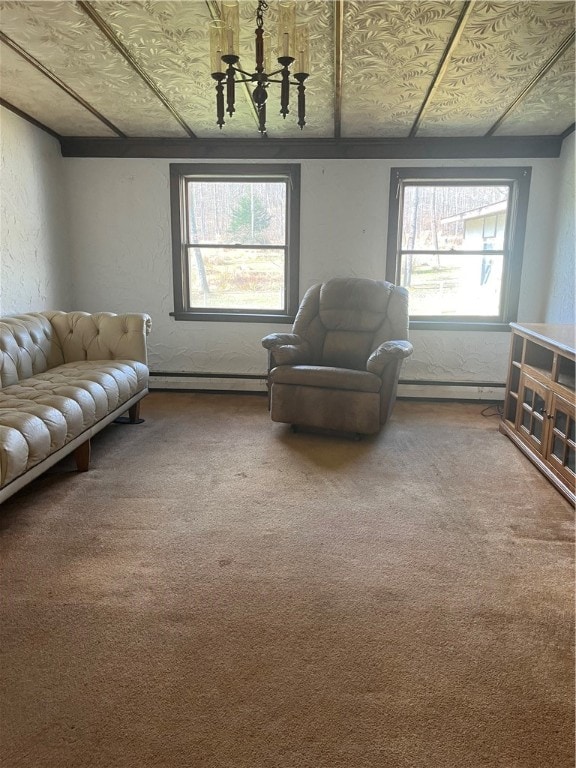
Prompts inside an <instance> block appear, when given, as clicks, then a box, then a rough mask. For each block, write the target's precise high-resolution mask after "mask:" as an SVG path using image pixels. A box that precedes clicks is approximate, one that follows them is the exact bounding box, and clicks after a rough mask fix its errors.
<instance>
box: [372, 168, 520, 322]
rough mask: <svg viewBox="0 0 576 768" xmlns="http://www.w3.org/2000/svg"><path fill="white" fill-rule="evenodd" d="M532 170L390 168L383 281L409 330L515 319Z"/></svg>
mask: <svg viewBox="0 0 576 768" xmlns="http://www.w3.org/2000/svg"><path fill="white" fill-rule="evenodd" d="M529 188H530V168H519V167H513V168H393V169H392V173H391V185H390V211H389V228H388V259H387V266H386V277H387V279H388V280H390V282H393V283H396V284H398V285H403V286H405V287H406V288H408V290H409V292H410V326H411V327H412V328H451V329H475V328H477V329H482V330H508V324H509V323H510V322H512V321H514V320H516V315H517V311H518V300H519V290H520V276H521V272H522V254H523V249H524V230H525V226H526V214H527V209H528V194H529Z"/></svg>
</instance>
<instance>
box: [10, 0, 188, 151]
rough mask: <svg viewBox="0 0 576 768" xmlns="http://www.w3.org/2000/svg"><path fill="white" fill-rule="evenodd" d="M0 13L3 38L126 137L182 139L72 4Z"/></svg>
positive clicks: (23, 6) (31, 5) (22, 6)
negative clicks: (17, 47)
mask: <svg viewBox="0 0 576 768" xmlns="http://www.w3.org/2000/svg"><path fill="white" fill-rule="evenodd" d="M0 13H1V22H2V31H3V32H4V33H5V34H6V35H7V36H8V37H10V38H11V39H12V40H14V41H15V42H16V43H17V44H18V45H19V46H21V47H22V48H23V49H24V50H25V51H27V52H28V53H29V54H31V55H32V56H33V57H34V58H35V59H37V60H38V61H39V62H40V63H41V64H43V65H44V66H45V67H46V68H47V69H48V70H50V71H51V72H52V73H53V74H55V75H56V76H57V77H58V78H60V79H61V80H63V81H64V82H65V83H66V84H67V85H68V86H69V87H70V88H72V90H74V91H75V92H76V93H78V94H79V95H80V96H81V97H82V98H83V99H84V100H85V101H87V102H88V103H89V104H91V106H93V107H94V108H95V109H96V110H97V111H98V112H100V113H102V114H103V115H105V116H106V117H107V118H108V120H110V121H111V122H112V123H113V124H114V125H116V126H117V127H118V128H120V130H122V131H123V132H124V133H126V134H127V135H129V136H167V137H182V136H186V135H187V134H186V132H185V131H184V129H183V128H182V127H181V126H180V124H179V123H178V122H177V121H176V120H175V118H174V117H173V116H172V115H171V114H170V112H169V111H168V109H167V108H166V107H165V106H164V105H163V104H162V102H161V101H160V100H159V99H158V98H157V96H156V95H155V94H154V93H153V92H152V91H151V90H150V88H149V87H148V86H147V85H146V84H145V82H144V81H143V80H142V79H141V78H140V76H139V75H138V74H137V73H136V72H135V71H134V70H133V69H132V68H131V67H130V65H129V64H128V63H127V62H126V61H125V59H124V58H123V57H122V56H121V54H120V53H119V52H118V51H117V50H116V49H115V48H114V47H113V46H112V44H111V43H110V42H109V40H107V38H106V37H105V36H104V35H103V34H102V32H100V30H99V29H98V28H97V27H96V25H95V24H94V23H93V22H92V21H91V20H90V19H89V18H88V16H87V15H86V14H85V13H84V12H83V11H82V10H81V8H80V7H79V6H78V5H77V4H76V3H71V2H52V1H51V0H46V1H45V2H26V3H18V2H2V3H0ZM39 97H40V99H41V101H42V103H44V104H45V106H46V108H47V109H49V107H50V101H49V100H48V99H47V98H46V97H43V96H42V95H41V94H39ZM15 106H18V107H19V108H22V107H20V104H19V103H16V104H15ZM49 126H50V127H52V125H51V123H49ZM69 133H70V132H69V131H67V135H69Z"/></svg>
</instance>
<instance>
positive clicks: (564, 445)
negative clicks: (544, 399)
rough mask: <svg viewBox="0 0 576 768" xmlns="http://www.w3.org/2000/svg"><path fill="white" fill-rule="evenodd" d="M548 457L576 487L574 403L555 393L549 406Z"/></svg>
mask: <svg viewBox="0 0 576 768" xmlns="http://www.w3.org/2000/svg"><path fill="white" fill-rule="evenodd" d="M546 457H547V459H548V461H549V462H550V465H551V466H552V467H553V468H554V469H555V470H556V472H558V474H560V475H561V476H562V477H563V478H564V479H565V480H566V482H567V483H568V484H569V485H570V487H571V488H572V489H574V485H575V481H576V426H575V418H574V404H573V403H570V402H568V401H567V400H565V399H564V398H563V397H560V395H556V394H553V395H552V399H551V404H550V408H549V434H548V440H547V450H546Z"/></svg>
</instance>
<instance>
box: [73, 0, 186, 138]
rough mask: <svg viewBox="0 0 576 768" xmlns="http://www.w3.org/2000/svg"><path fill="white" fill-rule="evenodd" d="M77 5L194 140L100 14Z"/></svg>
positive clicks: (82, 0) (81, 0) (80, 1)
mask: <svg viewBox="0 0 576 768" xmlns="http://www.w3.org/2000/svg"><path fill="white" fill-rule="evenodd" d="M77 5H78V6H79V7H80V8H81V9H82V10H83V11H84V13H85V14H86V15H87V16H88V17H89V18H90V20H91V21H93V22H94V24H95V25H96V26H97V27H98V29H99V30H100V32H102V34H103V35H104V36H105V37H106V38H107V39H108V41H109V42H110V43H112V45H113V46H114V48H116V50H117V51H118V53H120V54H121V56H123V58H124V59H125V60H126V61H127V62H128V64H129V65H130V66H131V67H132V69H133V70H134V71H135V72H136V73H137V74H138V75H140V77H141V78H142V80H144V82H145V83H146V85H147V86H148V87H149V88H150V90H151V91H152V92H153V93H154V95H155V96H156V97H157V98H158V99H160V101H161V102H162V104H164V106H165V107H166V109H167V110H168V111H169V112H170V114H171V115H172V117H173V118H174V119H175V120H176V121H177V122H178V123H180V125H181V126H182V128H183V129H184V130H185V131H186V133H187V134H188V136H190V138H191V139H195V138H196V134H195V133H194V131H193V130H192V129H191V128H190V126H189V125H188V124H187V123H186V121H185V120H184V118H183V117H182V115H180V113H179V112H178V110H177V109H176V107H175V106H174V105H173V104H172V103H171V101H170V100H169V99H168V97H167V96H165V95H164V93H163V92H162V91H161V90H160V88H158V86H157V85H156V83H155V82H154V80H152V78H151V77H150V75H149V74H148V73H147V72H146V70H145V69H143V68H142V67H141V66H140V64H139V63H138V62H137V61H136V59H135V58H134V57H133V56H132V54H131V53H130V51H129V50H128V48H126V46H125V45H124V44H123V43H122V42H120V40H119V39H118V37H117V36H116V34H115V33H114V30H113V29H112V27H110V26H109V25H108V24H107V23H106V22H105V21H104V19H103V18H102V17H101V16H100V14H99V13H98V12H97V11H96V9H95V8H93V7H92V5H91V4H90V3H88V2H85V0H77Z"/></svg>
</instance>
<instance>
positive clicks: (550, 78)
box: [495, 45, 575, 136]
mask: <svg viewBox="0 0 576 768" xmlns="http://www.w3.org/2000/svg"><path fill="white" fill-rule="evenodd" d="M574 109H575V107H574V46H573V45H572V46H571V47H570V48H569V49H568V50H567V51H566V53H565V54H564V56H562V58H561V59H560V60H559V61H557V62H556V64H555V65H554V66H553V67H552V68H551V69H550V71H549V72H547V74H546V75H545V76H544V78H543V79H542V80H541V81H540V83H538V85H537V86H536V87H535V88H534V89H533V90H532V91H530V93H529V94H527V96H526V97H525V98H524V99H522V101H521V102H520V103H519V104H518V106H516V107H515V108H514V110H513V111H512V112H511V113H510V115H509V116H508V117H506V119H505V120H504V122H503V123H502V124H501V125H500V126H499V128H498V130H497V131H496V134H495V135H496V136H555V135H558V134H560V133H562V131H564V129H565V128H566V127H567V126H569V125H570V124H571V123H573V122H574Z"/></svg>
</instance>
